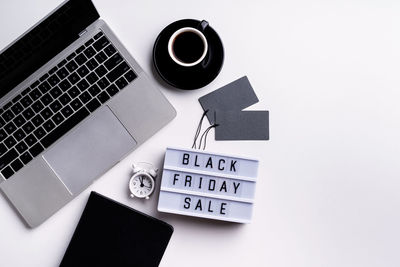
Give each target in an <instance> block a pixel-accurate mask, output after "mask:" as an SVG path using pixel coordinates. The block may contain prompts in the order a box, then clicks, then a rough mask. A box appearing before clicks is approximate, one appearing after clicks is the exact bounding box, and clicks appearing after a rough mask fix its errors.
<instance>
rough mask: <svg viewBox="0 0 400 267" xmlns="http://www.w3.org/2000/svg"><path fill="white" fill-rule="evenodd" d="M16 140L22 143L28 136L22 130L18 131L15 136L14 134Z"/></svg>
mask: <svg viewBox="0 0 400 267" xmlns="http://www.w3.org/2000/svg"><path fill="white" fill-rule="evenodd" d="M13 136H14V138H15V139H16V140H17V142H19V141H21V140H22V139H24V137H25V136H26V134H25V133H24V131H22V129H18V130H17V131H16V132H15V133H14V134H13Z"/></svg>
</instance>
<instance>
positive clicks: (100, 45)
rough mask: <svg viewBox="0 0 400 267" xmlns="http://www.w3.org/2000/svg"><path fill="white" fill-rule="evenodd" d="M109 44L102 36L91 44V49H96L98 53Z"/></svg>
mask: <svg viewBox="0 0 400 267" xmlns="http://www.w3.org/2000/svg"><path fill="white" fill-rule="evenodd" d="M109 43H110V41H108V39H107V38H106V37H105V36H103V37H101V38H100V39H99V40H97V41H96V42H95V43H94V44H93V47H94V48H95V49H96V51H100V50H102V49H103V48H104V47H105V46H106V45H108V44H109Z"/></svg>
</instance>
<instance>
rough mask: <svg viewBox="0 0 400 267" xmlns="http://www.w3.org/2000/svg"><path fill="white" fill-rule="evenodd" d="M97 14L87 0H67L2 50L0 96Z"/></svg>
mask: <svg viewBox="0 0 400 267" xmlns="http://www.w3.org/2000/svg"><path fill="white" fill-rule="evenodd" d="M99 17H100V16H99V14H98V13H97V10H96V9H95V7H94V6H93V3H92V2H91V1H90V0H70V1H67V2H65V3H64V4H63V5H62V6H60V7H59V8H58V9H56V10H55V11H53V12H52V13H51V14H50V15H49V16H47V17H46V18H45V19H43V20H42V21H40V23H38V24H37V25H36V26H35V27H34V28H32V29H31V30H30V31H29V32H27V33H25V34H24V35H23V36H21V37H20V38H19V39H18V40H17V41H15V42H14V43H13V44H12V45H11V46H9V47H8V48H7V49H5V50H4V51H2V52H1V54H0V97H3V96H4V95H6V94H7V93H8V92H10V91H11V90H12V89H13V88H14V87H15V86H17V85H18V84H19V83H21V82H22V81H23V80H25V79H26V78H27V77H28V76H29V75H31V74H32V73H34V72H35V71H36V70H37V69H38V68H40V67H41V66H43V65H44V64H45V63H46V62H48V61H49V60H51V59H52V58H53V57H54V56H56V55H57V54H58V53H59V52H61V51H62V50H63V49H64V48H66V47H67V46H68V45H70V44H71V43H72V42H73V41H75V40H76V39H78V37H79V33H81V32H82V31H83V30H84V29H85V28H87V27H88V26H89V25H90V24H91V23H92V22H94V21H96V20H97V19H98V18H99ZM38 78H39V77H38ZM32 82H33V81H32Z"/></svg>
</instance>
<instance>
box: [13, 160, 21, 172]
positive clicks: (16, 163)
mask: <svg viewBox="0 0 400 267" xmlns="http://www.w3.org/2000/svg"><path fill="white" fill-rule="evenodd" d="M23 166H24V165H23V164H22V162H21V161H20V160H19V159H16V160H14V161H13V162H12V163H11V168H13V170H14V171H15V172H17V171H19V170H20V169H21V168H22V167H23Z"/></svg>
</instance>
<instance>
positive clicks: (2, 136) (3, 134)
mask: <svg viewBox="0 0 400 267" xmlns="http://www.w3.org/2000/svg"><path fill="white" fill-rule="evenodd" d="M6 137H7V134H6V132H5V131H4V130H3V129H0V142H1V141H3V140H4V139H5V138H6Z"/></svg>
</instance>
